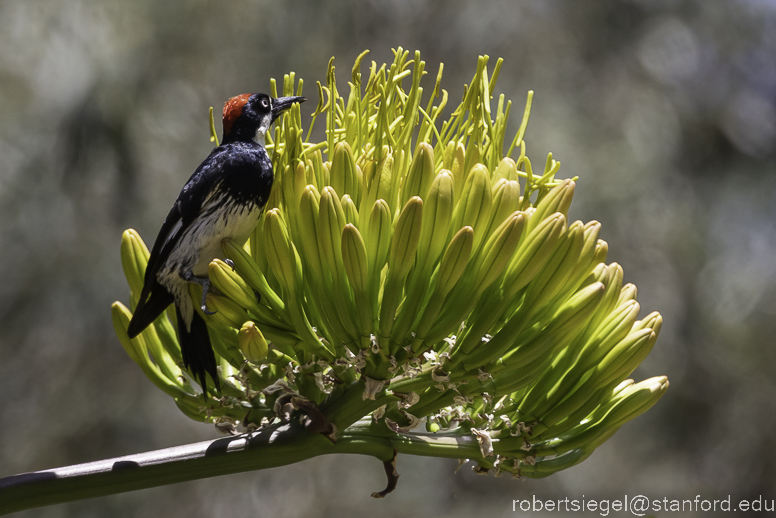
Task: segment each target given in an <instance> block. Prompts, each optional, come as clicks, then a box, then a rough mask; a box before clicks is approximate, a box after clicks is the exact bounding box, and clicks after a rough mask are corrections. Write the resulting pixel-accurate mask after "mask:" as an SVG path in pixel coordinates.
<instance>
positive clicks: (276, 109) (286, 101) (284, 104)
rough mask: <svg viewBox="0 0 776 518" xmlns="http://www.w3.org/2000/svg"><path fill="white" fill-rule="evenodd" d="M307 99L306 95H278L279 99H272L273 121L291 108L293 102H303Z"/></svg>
mask: <svg viewBox="0 0 776 518" xmlns="http://www.w3.org/2000/svg"><path fill="white" fill-rule="evenodd" d="M306 100H307V99H305V98H304V97H278V98H277V99H272V122H275V119H277V118H278V117H280V114H282V113H283V112H284V111H286V110H287V109H289V108H291V105H292V104H294V103H303V102H305V101H306Z"/></svg>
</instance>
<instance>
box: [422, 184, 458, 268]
mask: <svg viewBox="0 0 776 518" xmlns="http://www.w3.org/2000/svg"><path fill="white" fill-rule="evenodd" d="M454 193H455V186H454V182H453V175H452V173H450V171H446V170H442V171H440V172H439V174H438V175H437V176H436V178H434V181H433V183H432V184H431V188H430V189H429V191H428V195H427V196H426V197H425V198H424V202H423V226H422V229H421V233H420V243H419V245H418V264H422V265H424V266H426V265H429V266H430V265H432V264H434V263H435V262H436V261H437V259H438V258H439V256H440V255H441V254H442V252H443V251H444V249H445V243H446V241H447V235H448V229H449V228H450V219H451V218H452V215H453V202H454V200H453V196H454Z"/></svg>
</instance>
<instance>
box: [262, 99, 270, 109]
mask: <svg viewBox="0 0 776 518" xmlns="http://www.w3.org/2000/svg"><path fill="white" fill-rule="evenodd" d="M261 105H262V107H264V108H269V100H267V99H262V100H261Z"/></svg>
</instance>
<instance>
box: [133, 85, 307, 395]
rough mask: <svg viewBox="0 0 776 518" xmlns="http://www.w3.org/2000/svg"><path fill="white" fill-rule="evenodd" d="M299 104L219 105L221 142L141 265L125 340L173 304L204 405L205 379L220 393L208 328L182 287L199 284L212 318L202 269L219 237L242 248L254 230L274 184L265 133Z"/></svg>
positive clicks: (283, 100) (242, 101)
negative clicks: (142, 271)
mask: <svg viewBox="0 0 776 518" xmlns="http://www.w3.org/2000/svg"><path fill="white" fill-rule="evenodd" d="M304 101H305V98H304V97H301V96H289V97H278V98H273V97H271V96H269V95H267V94H261V93H254V94H242V95H238V96H235V97H232V98H230V99H229V100H228V101H227V102H226V103H225V104H224V110H223V135H222V141H221V144H220V145H219V146H217V147H216V148H215V149H213V151H212V152H211V153H210V155H209V156H208V157H207V158H206V159H205V160H204V161H203V162H202V163H201V164H200V165H199V167H197V169H196V170H195V171H194V173H193V174H192V175H191V177H190V178H189V179H188V181H187V182H186V183H185V184H184V186H183V188H182V189H181V192H180V194H179V195H178V198H177V199H176V200H175V203H173V206H172V208H171V209H170V212H169V213H168V214H167V217H166V218H165V220H164V223H163V224H162V228H161V229H160V230H159V234H158V235H157V237H156V241H155V242H154V246H153V248H152V250H151V255H150V257H149V259H148V265H147V266H146V271H145V276H144V279H143V288H142V290H141V292H140V298H139V300H138V303H137V306H136V308H135V311H134V314H133V315H132V319H131V320H130V322H129V326H128V328H127V334H128V335H129V337H130V338H135V337H136V336H137V335H139V334H140V333H141V332H142V331H143V330H144V329H145V328H146V327H148V326H149V325H150V324H151V323H152V322H154V321H155V320H156V319H157V318H158V317H159V316H160V315H161V314H162V313H163V312H164V311H165V310H166V309H167V308H168V307H169V306H170V305H171V304H175V312H176V316H177V321H178V339H179V342H180V346H181V355H182V359H183V365H184V368H187V369H189V370H190V372H191V373H192V374H193V376H194V378H195V379H196V380H197V381H198V383H199V384H200V386H201V387H202V392H203V395H204V397H205V400H206V401H207V376H206V374H209V375H210V377H211V378H212V380H213V386H214V387H215V389H216V391H217V392H218V393H220V390H221V387H220V384H219V381H218V379H219V378H218V371H217V369H216V359H215V354H214V353H213V348H212V345H211V343H210V337H209V335H208V330H207V325H206V324H205V320H204V319H203V318H202V316H201V315H200V314H199V313H197V311H196V310H195V309H194V303H193V302H192V300H191V297H190V296H189V290H188V285H189V283H191V282H196V283H198V284H201V285H202V302H201V308H202V311H203V312H204V313H205V314H212V312H210V311H208V310H207V306H206V303H205V301H206V297H207V294H208V291H210V280H209V279H208V265H209V264H210V262H211V261H212V260H213V259H215V258H222V256H223V251H222V248H221V242H222V241H223V240H224V239H232V240H234V241H235V242H238V243H240V244H243V243H245V241H247V239H248V237H249V236H250V234H251V232H252V231H253V229H254V228H255V227H256V225H257V223H258V220H259V217H260V216H261V213H262V211H263V210H264V206H265V205H266V204H267V200H268V198H269V195H270V191H271V189H272V182H273V179H274V174H273V171H272V161H271V159H270V156H269V154H268V153H267V150H266V148H265V145H264V138H265V135H266V132H267V130H268V129H269V127H270V126H271V125H272V123H273V122H274V121H275V120H276V119H277V118H278V117H280V116H281V114H282V113H283V112H285V111H286V110H288V109H289V108H290V107H291V106H292V105H293V104H294V103H301V102H304Z"/></svg>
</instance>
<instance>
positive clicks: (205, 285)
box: [181, 271, 218, 315]
mask: <svg viewBox="0 0 776 518" xmlns="http://www.w3.org/2000/svg"><path fill="white" fill-rule="evenodd" d="M181 277H183V279H184V280H185V281H188V282H196V283H197V284H199V285H201V286H202V305H201V306H200V308H201V309H202V312H203V313H204V314H206V315H215V314H216V313H218V312H217V311H210V310H208V309H207V294H208V293H210V292H211V291H212V292H213V293H214V294H216V293H218V290H216V289H215V288H212V289H211V287H210V278H209V277H197V276H196V275H194V274H193V273H192V272H191V271H188V272H186V273H185V274H183V275H182V276H181Z"/></svg>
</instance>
